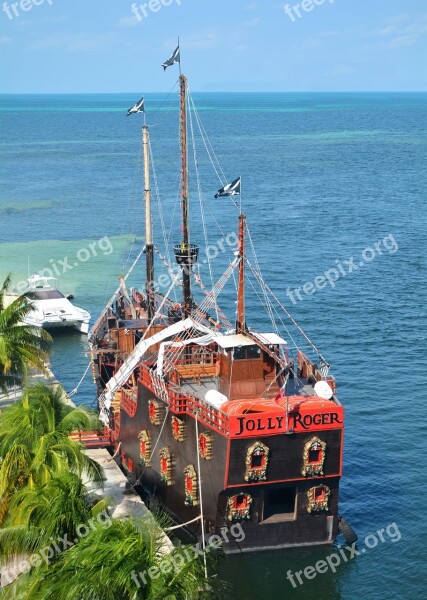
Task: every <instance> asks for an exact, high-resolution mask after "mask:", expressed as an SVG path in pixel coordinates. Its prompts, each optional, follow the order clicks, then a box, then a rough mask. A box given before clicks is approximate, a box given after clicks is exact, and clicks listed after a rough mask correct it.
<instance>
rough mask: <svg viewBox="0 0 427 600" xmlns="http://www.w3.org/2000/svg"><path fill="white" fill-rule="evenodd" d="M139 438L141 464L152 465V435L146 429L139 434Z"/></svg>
mask: <svg viewBox="0 0 427 600" xmlns="http://www.w3.org/2000/svg"><path fill="white" fill-rule="evenodd" d="M138 439H139V456H140V458H141V464H142V465H143V466H145V467H149V466H150V458H151V437H150V434H149V432H148V431H147V430H146V429H144V430H143V431H141V433H140V434H139V436H138Z"/></svg>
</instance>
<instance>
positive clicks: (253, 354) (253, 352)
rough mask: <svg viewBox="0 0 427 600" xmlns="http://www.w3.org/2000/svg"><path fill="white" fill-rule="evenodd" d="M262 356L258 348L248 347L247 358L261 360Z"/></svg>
mask: <svg viewBox="0 0 427 600" xmlns="http://www.w3.org/2000/svg"><path fill="white" fill-rule="evenodd" d="M260 356H261V349H260V348H259V347H258V346H247V347H246V358H259V357H260Z"/></svg>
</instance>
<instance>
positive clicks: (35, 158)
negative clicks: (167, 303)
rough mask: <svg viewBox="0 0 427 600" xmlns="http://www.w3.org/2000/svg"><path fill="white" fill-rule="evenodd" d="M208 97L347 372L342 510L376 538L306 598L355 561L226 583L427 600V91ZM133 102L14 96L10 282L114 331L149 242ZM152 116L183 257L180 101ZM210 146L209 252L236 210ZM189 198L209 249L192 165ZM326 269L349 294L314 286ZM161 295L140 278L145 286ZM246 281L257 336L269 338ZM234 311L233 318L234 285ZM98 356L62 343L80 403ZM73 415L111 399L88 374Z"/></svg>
mask: <svg viewBox="0 0 427 600" xmlns="http://www.w3.org/2000/svg"><path fill="white" fill-rule="evenodd" d="M193 97H194V101H195V103H196V105H197V107H198V110H199V116H200V118H201V119H202V122H203V124H204V128H205V130H206V133H207V134H208V136H209V139H210V142H211V143H212V146H213V148H214V150H215V153H216V155H217V157H218V159H219V161H220V164H221V166H222V168H223V169H224V179H226V180H228V181H231V180H232V179H234V178H235V177H237V176H239V175H241V177H242V205H243V208H244V211H245V213H246V215H247V218H248V223H249V227H250V231H251V235H252V238H253V241H254V244H255V247H256V253H257V257H258V260H259V265H260V268H261V271H262V273H263V276H264V278H265V280H266V281H267V283H268V284H269V285H270V287H271V288H272V289H273V290H274V291H275V293H276V294H277V295H278V297H279V298H280V300H281V301H282V302H283V303H284V304H285V305H286V307H287V308H288V309H289V310H290V312H291V313H292V314H293V316H294V317H295V318H296V319H297V320H298V322H299V323H300V324H301V325H302V326H303V328H304V329H305V330H306V332H307V333H308V334H309V336H310V337H311V339H312V340H313V341H314V342H315V343H316V345H317V347H318V348H319V349H320V350H321V352H322V353H323V354H324V355H325V356H326V357H327V359H328V360H329V362H330V363H331V364H332V372H333V374H334V375H335V376H336V378H337V383H338V394H339V397H340V399H341V401H342V403H343V404H344V406H345V411H346V412H345V414H346V436H345V455H344V476H343V479H342V483H341V498H340V502H341V513H342V514H343V515H345V516H346V518H347V520H348V521H349V522H350V523H351V525H352V526H353V528H354V529H355V530H356V531H357V533H358V535H359V540H360V541H359V544H358V551H359V552H360V555H359V556H355V557H354V558H352V559H348V560H347V561H345V560H344V558H342V559H341V564H340V565H338V566H336V567H334V570H335V572H333V570H332V569H331V568H328V569H327V571H326V572H325V573H317V574H316V576H315V577H314V578H312V579H308V578H306V577H305V575H304V574H301V575H300V577H301V580H302V581H303V583H302V584H300V583H299V582H298V580H297V579H295V577H294V581H295V582H296V586H297V587H293V585H292V583H291V582H290V580H289V579H287V572H288V570H291V572H293V573H295V572H297V571H304V569H306V567H310V566H314V565H315V564H316V563H317V562H318V561H321V560H324V559H325V558H326V557H328V556H329V557H330V555H331V553H334V552H337V551H338V550H337V548H332V549H327V548H323V547H322V548H314V549H313V548H304V549H297V550H288V551H277V552H269V553H262V554H249V555H247V554H245V555H239V556H233V557H228V558H227V559H225V560H223V561H221V562H220V564H219V576H220V577H221V578H222V579H224V580H226V581H227V582H228V584H229V586H230V588H229V589H230V592H229V596H230V598H235V599H250V600H252V599H254V600H255V599H257V600H258V599H260V598H262V599H265V600H270V599H271V600H273V599H276V598H291V599H292V598H299V599H300V600H306V599H307V600H311V599H317V600H352V599H354V598H356V597H360V596H361V597H363V598H368V599H369V600H383V599H403V600H412V599H413V598H420V599H421V598H427V592H426V589H427V575H426V571H427V570H426V567H425V558H424V554H425V540H426V539H427V527H426V518H425V495H426V491H427V484H426V466H425V457H424V453H423V452H424V451H423V447H424V445H425V439H426V437H425V436H426V425H425V418H426V417H425V415H426V408H425V407H426V393H425V390H426V359H425V353H426V348H425V341H424V340H425V331H426V310H425V306H426V300H427V298H426V288H425V276H426V260H425V254H426V237H427V218H426V212H425V211H426V207H425V198H426V192H427V169H426V167H427V165H426V159H427V135H426V134H427V94H194V95H193ZM135 100H136V98H135V97H131V96H129V95H91V96H80V95H73V96H3V97H1V99H0V131H1V132H2V135H1V138H0V165H1V174H0V276H1V277H4V276H5V275H6V273H8V272H12V273H13V278H14V281H15V282H18V281H20V280H21V279H23V278H25V277H26V275H27V271H28V268H29V270H30V271H31V272H35V271H38V270H40V269H46V268H50V269H56V271H57V273H56V274H58V273H59V281H60V287H61V289H62V290H64V291H66V292H69V293H70V292H72V293H73V294H75V297H76V299H75V302H76V304H80V305H82V306H85V307H88V308H90V309H91V311H92V313H93V315H94V316H96V314H97V312H98V311H99V310H100V309H101V307H102V306H103V304H104V303H105V301H106V299H107V298H108V297H109V296H110V295H111V294H112V292H113V291H114V289H115V287H116V286H117V283H118V282H117V277H118V276H119V275H120V274H121V273H123V272H125V271H126V268H127V266H128V265H129V264H130V263H131V262H132V260H133V258H134V257H135V255H136V253H137V251H138V250H139V249H140V248H141V246H142V244H143V221H144V218H143V217H144V215H143V206H142V202H141V199H142V172H141V168H140V164H139V159H140V150H141V144H140V126H141V123H142V118H141V116H140V115H138V116H132V117H131V118H128V119H127V118H125V114H126V109H127V108H128V107H129V106H131V105H132V104H133V103H134V102H135ZM146 106H147V121H148V123H149V124H150V131H151V137H152V148H153V155H154V159H155V165H156V174H157V179H158V186H159V191H160V195H161V208H162V210H163V224H164V230H165V236H163V234H162V223H161V219H160V217H159V210H158V206H157V202H156V201H155V200H154V201H153V204H154V207H153V209H154V213H155V214H154V217H153V221H154V223H153V224H154V232H155V239H156V244H157V245H158V247H159V249H160V251H161V252H162V253H165V252H166V250H165V242H164V237H165V238H166V242H167V243H166V246H167V247H170V245H171V243H172V242H174V241H176V240H177V239H179V222H178V221H179V214H180V209H179V154H178V146H177V137H178V136H177V133H178V124H177V117H178V113H177V97H176V93H175V92H174V93H172V94H171V95H170V96H168V97H166V94H151V95H147V96H146ZM193 126H194V128H195V129H196V119H195V117H194V118H193ZM195 139H196V142H195V144H196V152H197V157H198V164H199V172H200V185H201V190H202V192H201V196H202V197H201V202H202V204H203V207H204V211H205V221H206V229H207V234H208V241H209V244H213V245H215V244H217V245H218V241H219V240H221V239H222V238H225V237H226V236H227V235H229V234H231V233H232V232H233V231H234V230H235V229H236V216H237V213H236V210H235V208H234V207H233V205H232V203H231V202H230V201H229V200H227V199H218V200H214V199H213V194H214V193H215V191H216V190H217V189H218V188H219V187H220V185H221V184H220V182H219V181H218V179H217V177H216V174H215V172H214V170H213V168H212V167H211V164H210V161H209V159H208V158H206V154H205V152H204V144H203V141H202V139H201V137H200V135H198V134H196V136H195ZM190 155H191V156H192V155H193V148H192V147H190ZM212 156H213V155H212ZM155 187H156V186H155V185H154V182H153V189H155ZM191 189H192V195H191V197H192V214H193V215H194V216H193V217H192V221H191V232H192V239H193V241H198V242H199V243H200V244H201V246H202V247H203V248H204V245H205V240H204V235H203V227H202V224H201V218H200V209H199V197H198V194H197V180H196V177H195V171H194V169H193V170H192V171H191ZM91 244H92V246H91ZM223 246H224V244H223ZM217 253H218V254H219V255H218V257H217V258H216V259H215V260H213V261H212V269H213V277H214V279H216V278H218V277H219V275H220V272H221V270H222V268H223V267H224V265H225V264H227V261H229V260H230V257H231V256H232V251H231V250H230V249H229V248H228V247H227V248H226V251H225V252H222V251H219V252H217ZM202 256H204V254H203V252H202ZM361 263H363V264H362V265H361ZM202 265H203V270H202V272H201V275H202V277H203V280H204V281H205V283H206V284H207V285H208V284H209V272H208V269H207V266H206V265H205V264H203V263H202ZM340 266H341V268H340ZM156 268H157V272H160V271H161V269H162V265H161V262H160V261H159V260H158V262H157V265H156ZM64 269H65V271H66V272H63V271H64ZM332 269H335V273H334V271H331V270H332ZM343 271H344V273H343ZM326 272H329V278H330V279H331V280H333V279H337V280H336V281H332V282H331V283H326V285H323V287H322V284H319V287H316V288H315V287H314V285H312V286H310V285H308V286H306V289H307V290H309V293H305V292H304V290H302V289H301V288H302V287H303V286H304V284H310V283H311V284H313V282H315V278H316V277H320V276H323V277H325V273H326ZM336 273H338V276H337V275H336ZM143 280H144V270H143V268H142V267H141V268H140V269H136V270H135V272H134V275H133V276H132V277H131V279H130V281H131V282H132V284H134V285H138V284H141V283H142V282H143ZM248 280H249V281H248V290H247V292H248V294H247V295H248V299H247V313H248V321H249V324H253V325H254V326H256V327H257V328H259V329H260V330H262V329H265V328H269V325H268V319H267V315H266V313H265V311H263V310H262V309H261V308H260V306H261V301H262V296H261V298H259V297H258V296H257V291H256V290H255V289H254V288H253V287H252V283H253V278H252V279H251V278H250V277H248ZM318 281H319V280H318ZM296 288H300V291H299V294H300V297H301V298H302V299H301V300H299V299H298V293H297V292H295V289H296ZM313 289H314V293H313ZM287 292H288V293H287ZM258 293H259V292H258ZM220 299H221V301H220V304H221V305H222V307H223V308H224V309H225V310H226V311H228V314H231V317H232V318H233V313H234V311H235V304H234V301H235V293H234V286H233V282H232V281H231V282H230V286H228V287H227V288H226V289H225V290H224V292H223V293H222V294H221V297H220ZM290 333H291V334H292V331H291V330H290ZM284 336H285V337H286V338H287V339H288V340H290V339H291V338H290V337H289V333H288V332H287V331H286V330H285V332H284ZM86 350H87V348H86V345H85V340H84V337H82V336H80V335H79V334H71V335H60V336H57V337H56V338H55V342H54V352H53V357H52V364H53V369H54V371H55V374H56V376H57V377H58V379H59V380H61V381H62V382H63V384H64V386H65V388H66V389H67V390H68V391H70V390H72V389H73V388H74V387H75V386H76V385H77V383H78V382H79V380H80V377H81V376H82V375H83V372H84V369H85V367H86V365H87V356H86V354H85V351H86ZM75 400H76V402H82V403H87V404H91V403H92V402H93V400H94V389H93V385H92V382H91V379H90V374H89V375H88V377H86V379H85V380H84V381H83V382H82V384H81V386H80V388H79V393H78V394H77V395H76V396H75ZM380 530H384V531H383V532H382V537H383V539H384V541H382V540H381V534H378V533H377V532H378V531H380ZM387 532H388V533H387ZM367 536H368V537H367ZM365 539H366V543H365ZM369 546H371V547H369ZM335 560H336V559H335ZM330 561H331V562H334V559H333V558H332V559H331V558H330ZM308 573H309V574H311V575H312V571H310V570H308Z"/></svg>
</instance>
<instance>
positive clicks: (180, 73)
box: [178, 37, 182, 76]
mask: <svg viewBox="0 0 427 600" xmlns="http://www.w3.org/2000/svg"><path fill="white" fill-rule="evenodd" d="M178 49H179V63H178V64H179V76H181V75H182V72H181V48H180V46H179V37H178Z"/></svg>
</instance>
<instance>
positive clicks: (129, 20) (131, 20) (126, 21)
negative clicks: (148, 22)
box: [118, 16, 142, 27]
mask: <svg viewBox="0 0 427 600" xmlns="http://www.w3.org/2000/svg"><path fill="white" fill-rule="evenodd" d="M141 22H142V21H140V20H139V19H137V18H136V16H129V17H122V18H121V19H120V21H119V22H118V26H119V27H135V26H136V25H140V24H141Z"/></svg>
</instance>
